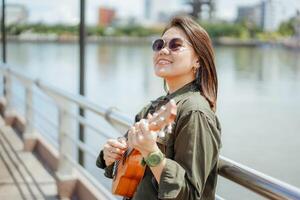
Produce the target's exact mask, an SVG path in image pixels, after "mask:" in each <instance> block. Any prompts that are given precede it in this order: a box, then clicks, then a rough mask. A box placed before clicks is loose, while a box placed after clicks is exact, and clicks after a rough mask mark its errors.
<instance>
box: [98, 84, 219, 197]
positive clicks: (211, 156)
mask: <svg viewBox="0 0 300 200" xmlns="http://www.w3.org/2000/svg"><path fill="white" fill-rule="evenodd" d="M169 99H174V100H175V102H176V104H177V116H176V119H175V124H174V126H173V130H172V133H171V134H168V135H167V136H166V137H165V138H163V140H162V142H161V143H159V144H158V146H159V148H160V149H161V151H162V152H163V153H164V154H165V155H166V158H167V159H166V160H167V161H166V166H165V168H164V169H163V172H162V174H161V179H160V182H159V183H157V181H156V179H155V178H154V176H153V174H152V172H151V170H150V169H149V168H148V167H147V168H146V172H145V175H144V177H143V179H142V180H141V182H140V184H139V186H138V188H137V191H136V193H135V195H134V197H133V200H144V199H145V197H147V200H156V199H174V200H175V199H176V200H179V199H182V200H192V199H201V200H202V199H215V189H216V184H217V177H218V173H217V166H218V157H219V150H220V148H221V127H220V123H219V121H218V118H217V117H216V116H215V114H214V112H213V111H212V110H211V109H210V106H209V104H208V102H207V100H206V99H205V98H204V97H203V96H202V95H201V94H200V92H199V89H198V88H197V86H196V85H195V82H191V83H189V84H187V85H185V86H183V87H182V88H180V89H179V90H177V91H175V92H174V93H172V94H169V95H166V96H163V97H160V98H158V99H157V100H155V101H152V102H151V103H150V104H149V105H147V106H146V107H145V108H143V109H142V111H141V112H140V113H138V114H137V115H136V118H135V121H139V120H140V119H142V118H146V116H147V114H148V113H149V112H150V113H153V112H154V111H155V110H156V109H159V108H160V107H161V105H163V104H165V103H167V102H168V100H169ZM96 164H97V166H98V167H100V168H104V169H105V175H106V176H107V177H109V178H112V165H111V166H105V162H104V160H103V152H102V151H101V152H100V155H99V157H98V159H97V162H96Z"/></svg>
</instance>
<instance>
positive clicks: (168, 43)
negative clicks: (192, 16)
mask: <svg viewBox="0 0 300 200" xmlns="http://www.w3.org/2000/svg"><path fill="white" fill-rule="evenodd" d="M176 39H180V40H182V41H183V42H186V43H187V44H188V45H190V46H193V45H192V44H191V43H190V42H189V41H188V40H187V39H185V38H181V37H174V38H172V39H170V40H169V41H166V40H164V39H162V38H158V39H156V40H154V41H153V42H152V50H153V51H154V52H159V51H161V50H162V49H164V48H165V47H166V46H167V47H168V49H169V50H170V51H172V52H175V51H178V49H175V50H174V49H172V48H170V42H171V41H172V40H176ZM158 40H160V41H163V46H162V48H161V49H159V50H154V48H153V45H154V43H155V42H156V41H158ZM181 48H184V46H181Z"/></svg>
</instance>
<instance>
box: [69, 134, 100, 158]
mask: <svg viewBox="0 0 300 200" xmlns="http://www.w3.org/2000/svg"><path fill="white" fill-rule="evenodd" d="M64 136H66V137H67V138H68V139H69V140H70V141H71V142H72V143H73V144H75V145H76V146H77V147H79V148H80V149H81V150H82V151H84V152H87V153H88V154H90V155H91V156H92V157H94V158H97V157H98V155H97V154H95V153H94V152H93V150H92V149H90V148H89V147H88V146H87V145H86V144H85V143H83V142H81V141H79V140H75V139H74V138H72V137H71V136H70V135H69V134H64Z"/></svg>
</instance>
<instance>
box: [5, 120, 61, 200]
mask: <svg viewBox="0 0 300 200" xmlns="http://www.w3.org/2000/svg"><path fill="white" fill-rule="evenodd" d="M0 199H1V200H15V199H21V200H24V199H28V200H29V199H30V200H34V199H38V200H40V199H46V200H54V199H58V198H57V188H56V182H55V179H54V177H53V175H52V174H50V173H49V171H47V169H46V167H45V166H43V164H42V163H41V162H40V161H39V159H38V158H37V157H36V156H35V155H34V154H33V153H32V152H24V151H23V142H22V140H21V138H20V137H19V136H18V135H17V134H16V133H15V131H14V130H13V129H12V128H11V127H9V126H6V125H5V123H4V121H3V119H2V118H1V117H0Z"/></svg>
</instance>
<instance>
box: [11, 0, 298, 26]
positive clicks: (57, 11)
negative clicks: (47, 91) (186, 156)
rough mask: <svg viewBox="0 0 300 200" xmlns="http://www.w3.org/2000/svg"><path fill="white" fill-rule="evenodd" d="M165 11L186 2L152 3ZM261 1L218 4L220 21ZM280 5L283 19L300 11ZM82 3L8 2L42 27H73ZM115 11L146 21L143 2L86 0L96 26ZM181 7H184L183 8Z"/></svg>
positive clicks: (288, 1) (294, 3)
mask: <svg viewBox="0 0 300 200" xmlns="http://www.w3.org/2000/svg"><path fill="white" fill-rule="evenodd" d="M152 1H154V2H156V3H154V4H156V6H159V7H160V9H162V10H166V11H168V10H173V9H174V10H176V9H178V8H181V7H186V6H182V4H181V2H183V1H184V0H152ZM260 1H261V0H216V2H217V4H216V6H217V12H216V15H217V17H218V18H221V19H226V20H234V19H235V16H236V13H237V6H241V5H254V4H256V3H258V2H260ZM273 1H275V2H276V3H277V5H278V8H279V9H278V14H279V15H280V18H282V19H286V18H288V17H290V16H292V15H294V14H295V13H296V10H297V9H299V10H300V0H273ZM79 2H80V1H79V0H43V1H41V0H6V3H7V4H11V3H12V4H13V3H17V4H22V5H24V6H26V7H27V9H28V11H29V19H28V20H29V22H42V23H52V24H53V23H70V24H77V23H78V21H79ZM100 6H106V7H112V8H115V9H116V11H117V15H118V16H120V17H122V18H123V17H124V18H126V17H138V18H141V17H143V13H144V0H86V21H87V23H88V24H96V22H97V18H98V8H99V7H100ZM180 6H181V7H180Z"/></svg>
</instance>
